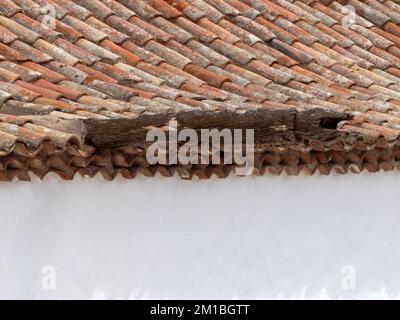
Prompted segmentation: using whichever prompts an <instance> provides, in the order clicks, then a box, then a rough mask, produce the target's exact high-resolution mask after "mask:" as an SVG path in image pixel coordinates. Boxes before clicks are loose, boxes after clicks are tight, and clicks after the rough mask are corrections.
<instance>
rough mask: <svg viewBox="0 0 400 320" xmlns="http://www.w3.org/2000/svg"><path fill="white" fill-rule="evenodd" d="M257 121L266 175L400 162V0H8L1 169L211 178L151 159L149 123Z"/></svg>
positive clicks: (3, 17)
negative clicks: (147, 145)
mask: <svg viewBox="0 0 400 320" xmlns="http://www.w3.org/2000/svg"><path fill="white" fill-rule="evenodd" d="M171 119H176V120H177V121H178V124H179V126H180V128H184V127H185V128H194V129H200V128H230V129H234V128H243V129H244V128H253V129H254V130H255V146H256V148H255V150H256V154H255V168H254V172H253V174H255V175H263V174H266V173H268V174H274V175H279V174H281V173H283V172H285V173H286V174H290V175H299V174H300V175H302V174H305V175H310V174H313V173H315V172H319V173H321V174H329V173H347V172H357V173H358V172H361V171H363V170H367V171H370V172H376V171H379V170H393V169H396V168H397V166H399V159H400V150H399V146H400V141H399V136H400V4H398V3H397V1H385V0H366V1H357V0H346V1H331V0H325V1H313V0H297V1H296V0H270V1H267V0H164V1H163V0H147V1H144V0H118V1H117V0H73V1H72V0H34V1H33V0H0V180H4V181H10V180H13V179H14V178H18V179H20V180H29V179H30V173H34V174H36V175H37V176H39V177H44V176H45V175H46V174H47V173H48V172H55V173H57V174H58V175H59V176H61V177H62V178H63V179H72V178H73V177H74V176H75V174H76V173H79V174H81V175H84V176H94V175H96V174H97V173H99V172H100V173H101V174H102V175H103V176H104V177H105V178H106V179H113V178H114V177H115V176H116V175H118V174H121V175H122V176H123V177H125V178H134V177H135V176H137V175H145V176H154V175H156V174H160V175H163V176H173V175H175V174H177V175H179V176H181V177H183V178H193V177H199V178H210V177H212V176H217V177H226V176H229V175H230V174H231V173H232V171H233V169H234V167H235V166H234V165H230V164H224V163H221V164H219V165H182V164H177V165H151V164H149V163H148V161H147V160H146V157H145V152H146V141H145V136H146V132H147V131H148V130H149V129H150V128H153V127H160V128H163V129H164V130H168V121H169V120H171Z"/></svg>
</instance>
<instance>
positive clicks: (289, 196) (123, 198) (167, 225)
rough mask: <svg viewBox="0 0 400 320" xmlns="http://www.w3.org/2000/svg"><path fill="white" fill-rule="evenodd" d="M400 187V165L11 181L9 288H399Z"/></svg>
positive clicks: (147, 291)
mask: <svg viewBox="0 0 400 320" xmlns="http://www.w3.org/2000/svg"><path fill="white" fill-rule="evenodd" d="M399 190H400V175H399V173H379V174H362V175H348V176H330V177H325V176H314V177H309V178H308V177H307V178H305V177H259V178H255V177H250V178H230V179H226V180H217V179H215V180H211V181H196V182H190V181H183V180H179V179H162V178H155V179H146V178H139V179H137V180H134V181H124V180H122V179H118V180H117V181H114V182H111V183H110V182H106V181H104V180H102V179H101V178H95V179H86V180H85V179H82V178H77V179H76V180H74V182H60V181H59V180H58V178H56V177H49V178H46V179H45V181H43V182H41V181H37V180H36V181H34V182H33V183H3V184H0V199H1V200H0V216H1V222H0V298H40V299H46V298H105V297H106V298H133V299H137V298H234V297H236V298H324V297H329V298H350V297H360V298H361V297H372V298H374V297H393V298H395V297H400V294H399V292H400V258H399V256H400V206H399V199H400V196H399V194H400V191H399ZM48 265H50V266H54V268H55V271H56V277H55V280H56V282H55V284H56V288H55V289H54V290H45V289H43V288H42V285H41V283H42V282H43V281H42V280H43V276H44V275H43V274H42V268H43V266H48ZM345 266H350V269H349V267H345ZM349 270H350V271H349ZM43 271H46V269H43ZM342 272H344V273H342ZM47 275H49V274H47ZM348 276H351V279H350V283H351V285H350V288H352V287H353V285H355V289H354V290H346V288H347V289H348V286H346V283H347V284H348V281H347V280H348V278H346V277H348ZM353 276H355V278H354V277H353ZM353 278H354V279H353ZM46 279H47V278H46ZM353 280H355V282H354V281H353ZM352 281H353V282H352ZM343 283H345V286H344V287H343Z"/></svg>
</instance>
